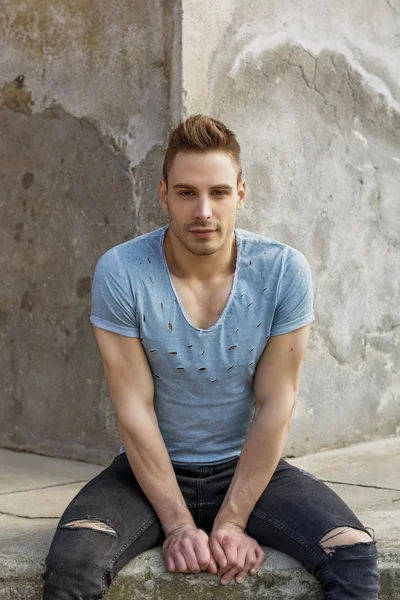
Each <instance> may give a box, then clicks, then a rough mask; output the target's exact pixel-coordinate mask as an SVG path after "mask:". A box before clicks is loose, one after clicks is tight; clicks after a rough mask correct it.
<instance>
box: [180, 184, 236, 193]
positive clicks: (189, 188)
mask: <svg viewBox="0 0 400 600" xmlns="http://www.w3.org/2000/svg"><path fill="white" fill-rule="evenodd" d="M182 188H185V189H187V190H196V189H197V188H196V186H194V185H190V184H189V183H177V184H175V185H174V186H173V187H172V189H174V190H175V189H182ZM216 189H224V190H230V191H232V189H233V188H232V186H231V185H229V184H227V183H218V184H217V185H212V186H211V187H210V190H216Z"/></svg>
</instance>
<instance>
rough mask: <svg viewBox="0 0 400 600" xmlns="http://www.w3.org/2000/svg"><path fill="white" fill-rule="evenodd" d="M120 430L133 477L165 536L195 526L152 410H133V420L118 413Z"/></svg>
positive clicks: (145, 408) (122, 412) (146, 408)
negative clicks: (149, 504) (159, 522)
mask: <svg viewBox="0 0 400 600" xmlns="http://www.w3.org/2000/svg"><path fill="white" fill-rule="evenodd" d="M118 424H119V430H120V433H121V438H122V442H123V444H124V448H125V451H126V454H127V457H128V460H129V463H130V465H131V467H132V470H133V472H134V475H135V477H136V479H137V481H138V483H139V485H140V487H141V488H142V490H143V492H144V494H145V495H146V497H147V498H148V500H149V502H150V503H151V504H152V506H153V508H154V510H155V511H156V513H157V515H158V517H159V519H160V521H161V524H162V527H163V529H164V532H165V535H166V536H168V534H169V533H170V532H171V531H173V530H175V529H177V528H179V527H180V526H182V525H185V524H194V521H193V518H192V516H191V514H190V512H189V510H188V508H187V506H186V503H185V500H184V498H183V496H182V493H181V491H180V489H179V486H178V483H177V480H176V476H175V472H174V469H173V467H172V463H171V460H170V458H169V455H168V452H167V449H166V447H165V443H164V440H163V438H162V436H161V432H160V430H159V427H158V422H157V417H156V414H155V412H154V409H152V408H150V407H140V408H136V409H135V415H134V418H133V416H131V415H130V414H124V411H120V415H119V419H118Z"/></svg>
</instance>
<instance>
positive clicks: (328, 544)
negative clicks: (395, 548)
mask: <svg viewBox="0 0 400 600" xmlns="http://www.w3.org/2000/svg"><path fill="white" fill-rule="evenodd" d="M373 542H374V540H373V539H372V538H371V536H370V534H369V533H368V532H367V531H363V530H361V529H353V528H352V527H336V528H335V529H332V530H331V531H329V532H328V533H327V534H326V535H324V536H323V537H322V538H321V539H320V540H319V544H320V546H321V547H322V548H323V550H324V552H325V553H326V554H329V555H333V554H335V552H336V548H339V547H344V546H353V545H355V544H370V543H373Z"/></svg>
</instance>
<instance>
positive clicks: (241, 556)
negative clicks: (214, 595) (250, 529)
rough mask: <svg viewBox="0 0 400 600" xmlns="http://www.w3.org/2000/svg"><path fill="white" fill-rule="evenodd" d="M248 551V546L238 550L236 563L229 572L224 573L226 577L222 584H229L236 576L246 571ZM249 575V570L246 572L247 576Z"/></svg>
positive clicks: (222, 579)
mask: <svg viewBox="0 0 400 600" xmlns="http://www.w3.org/2000/svg"><path fill="white" fill-rule="evenodd" d="M247 551H248V546H247V547H246V546H245V547H240V546H239V548H237V549H236V563H235V564H234V565H233V566H232V567H231V568H230V569H229V570H228V571H226V572H225V573H224V575H223V576H222V578H221V583H222V584H223V585H225V584H227V583H229V581H230V580H231V579H233V577H235V575H237V574H238V573H240V572H241V571H242V570H244V569H245V564H246V556H247ZM246 573H247V570H245V575H246Z"/></svg>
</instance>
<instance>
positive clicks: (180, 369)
mask: <svg viewBox="0 0 400 600" xmlns="http://www.w3.org/2000/svg"><path fill="white" fill-rule="evenodd" d="M176 370H177V371H184V370H185V367H176Z"/></svg>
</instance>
